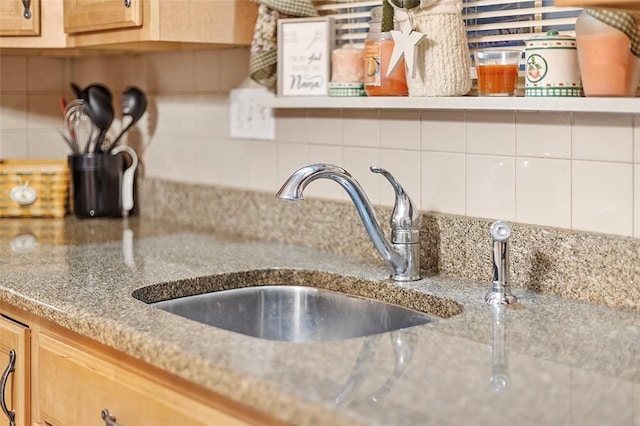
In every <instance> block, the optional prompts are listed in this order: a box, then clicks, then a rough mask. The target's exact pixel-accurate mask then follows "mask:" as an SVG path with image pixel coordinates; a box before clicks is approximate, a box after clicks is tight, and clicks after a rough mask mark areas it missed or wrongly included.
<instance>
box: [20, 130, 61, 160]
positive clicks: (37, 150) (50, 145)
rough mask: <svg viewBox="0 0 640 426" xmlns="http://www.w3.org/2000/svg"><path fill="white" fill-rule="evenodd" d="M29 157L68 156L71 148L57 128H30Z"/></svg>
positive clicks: (28, 136)
mask: <svg viewBox="0 0 640 426" xmlns="http://www.w3.org/2000/svg"><path fill="white" fill-rule="evenodd" d="M27 138H28V141H29V142H28V145H29V157H32V158H33V157H35V158H67V156H68V155H70V154H71V150H70V149H69V147H68V146H67V144H66V143H65V142H64V141H63V140H62V137H61V136H60V135H59V134H58V132H57V131H56V130H55V129H36V130H30V131H29V133H28V135H27Z"/></svg>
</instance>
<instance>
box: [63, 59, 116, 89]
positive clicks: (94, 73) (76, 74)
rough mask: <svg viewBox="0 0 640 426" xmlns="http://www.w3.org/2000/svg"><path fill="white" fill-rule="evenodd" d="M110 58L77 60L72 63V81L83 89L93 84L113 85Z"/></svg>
mask: <svg viewBox="0 0 640 426" xmlns="http://www.w3.org/2000/svg"><path fill="white" fill-rule="evenodd" d="M109 71H110V67H109V58H108V57H91V58H77V59H74V60H73V62H72V69H71V81H72V82H74V83H76V84H77V85H78V86H80V87H81V88H84V87H86V86H88V85H89V84H93V83H101V84H105V85H107V86H110V85H111V81H110V72H109Z"/></svg>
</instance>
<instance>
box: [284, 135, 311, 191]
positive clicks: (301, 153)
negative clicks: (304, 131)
mask: <svg viewBox="0 0 640 426" xmlns="http://www.w3.org/2000/svg"><path fill="white" fill-rule="evenodd" d="M277 143H278V147H277V150H278V182H279V183H280V184H281V185H282V184H283V183H284V181H285V180H287V178H288V177H289V176H291V175H292V174H293V172H295V171H296V170H298V169H299V168H301V167H303V166H306V165H307V164H309V146H308V145H307V144H305V143H291V142H277Z"/></svg>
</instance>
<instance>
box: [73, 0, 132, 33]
mask: <svg viewBox="0 0 640 426" xmlns="http://www.w3.org/2000/svg"><path fill="white" fill-rule="evenodd" d="M139 26H142V0H64V30H65V32H66V33H68V34H73V33H83V32H91V31H102V30H115V29H123V28H132V27H139Z"/></svg>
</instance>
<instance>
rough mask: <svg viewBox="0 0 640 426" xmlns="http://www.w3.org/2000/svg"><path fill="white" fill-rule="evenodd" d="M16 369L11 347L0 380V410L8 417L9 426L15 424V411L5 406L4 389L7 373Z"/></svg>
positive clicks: (14, 425)
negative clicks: (7, 362)
mask: <svg viewBox="0 0 640 426" xmlns="http://www.w3.org/2000/svg"><path fill="white" fill-rule="evenodd" d="M15 370H16V351H14V350H13V349H11V350H10V351H9V365H7V368H5V369H4V373H2V380H0V406H2V412H3V413H4V414H5V416H7V418H8V419H9V426H16V412H15V411H13V410H9V408H7V400H6V398H5V390H6V387H7V380H9V374H11V373H13V372H14V371H15Z"/></svg>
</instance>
